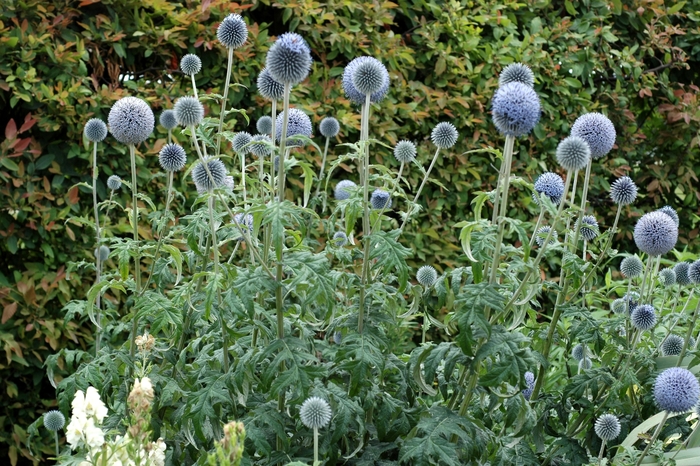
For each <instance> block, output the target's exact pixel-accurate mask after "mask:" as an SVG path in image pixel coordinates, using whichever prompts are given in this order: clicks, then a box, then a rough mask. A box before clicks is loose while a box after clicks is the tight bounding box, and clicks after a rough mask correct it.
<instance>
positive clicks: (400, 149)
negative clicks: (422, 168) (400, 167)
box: [394, 141, 416, 163]
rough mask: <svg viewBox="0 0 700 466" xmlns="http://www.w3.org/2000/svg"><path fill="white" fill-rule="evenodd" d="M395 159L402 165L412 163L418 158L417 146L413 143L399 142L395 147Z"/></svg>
mask: <svg viewBox="0 0 700 466" xmlns="http://www.w3.org/2000/svg"><path fill="white" fill-rule="evenodd" d="M394 157H395V158H396V160H398V161H399V162H401V163H411V162H413V160H415V158H416V145H415V144H413V143H412V142H411V141H399V142H398V144H396V146H395V147H394Z"/></svg>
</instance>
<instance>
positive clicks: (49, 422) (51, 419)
mask: <svg viewBox="0 0 700 466" xmlns="http://www.w3.org/2000/svg"><path fill="white" fill-rule="evenodd" d="M64 425H66V417H65V416H64V415H63V413H61V412H60V411H56V410H52V411H49V412H46V413H44V427H46V428H47V429H48V430H50V431H51V432H58V431H59V430H61V429H63V426H64Z"/></svg>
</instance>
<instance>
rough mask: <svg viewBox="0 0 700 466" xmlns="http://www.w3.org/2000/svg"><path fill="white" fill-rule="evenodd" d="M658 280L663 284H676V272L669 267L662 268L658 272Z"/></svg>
mask: <svg viewBox="0 0 700 466" xmlns="http://www.w3.org/2000/svg"><path fill="white" fill-rule="evenodd" d="M659 282H661V284H662V285H663V286H673V285H675V284H676V272H675V271H674V270H673V269H671V268H666V269H663V270H662V271H661V272H659Z"/></svg>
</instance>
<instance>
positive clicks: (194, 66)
mask: <svg viewBox="0 0 700 466" xmlns="http://www.w3.org/2000/svg"><path fill="white" fill-rule="evenodd" d="M180 69H181V70H182V72H183V73H184V74H185V76H189V77H190V78H191V79H192V94H193V95H194V96H195V98H197V99H198V98H199V96H198V95H197V83H196V81H195V79H194V75H195V74H197V73H199V72H200V71H201V70H202V60H201V59H200V58H199V57H198V56H197V55H195V54H193V53H188V54H187V55H185V56H184V57H182V59H181V60H180Z"/></svg>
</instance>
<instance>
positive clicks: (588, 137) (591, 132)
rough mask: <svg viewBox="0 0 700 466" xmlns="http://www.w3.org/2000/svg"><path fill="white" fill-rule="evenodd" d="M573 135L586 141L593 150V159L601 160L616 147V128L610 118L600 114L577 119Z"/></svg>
mask: <svg viewBox="0 0 700 466" xmlns="http://www.w3.org/2000/svg"><path fill="white" fill-rule="evenodd" d="M571 135H572V136H578V137H580V138H582V139H583V140H585V141H586V142H587V143H588V145H589V146H590V148H591V157H592V158H593V159H599V158H601V157H603V156H604V155H606V154H607V153H608V152H610V149H612V148H613V146H614V145H615V136H616V133H615V126H613V124H612V121H610V119H609V118H608V117H606V116H605V115H603V114H600V113H595V112H593V113H586V114H585V115H581V116H580V117H578V118H577V119H576V121H575V122H574V125H573V126H572V127H571Z"/></svg>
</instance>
